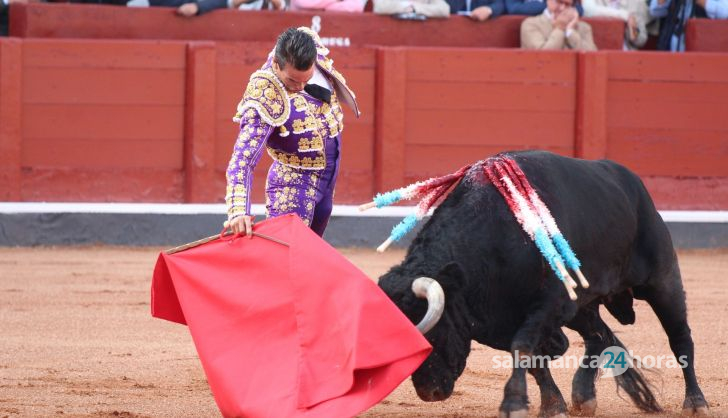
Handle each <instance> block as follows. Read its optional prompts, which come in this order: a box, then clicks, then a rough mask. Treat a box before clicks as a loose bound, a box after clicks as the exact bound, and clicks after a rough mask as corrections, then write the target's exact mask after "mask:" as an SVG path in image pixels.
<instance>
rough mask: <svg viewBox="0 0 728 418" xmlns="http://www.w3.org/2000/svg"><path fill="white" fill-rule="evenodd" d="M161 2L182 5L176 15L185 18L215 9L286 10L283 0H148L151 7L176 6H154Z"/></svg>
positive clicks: (173, 5)
mask: <svg viewBox="0 0 728 418" xmlns="http://www.w3.org/2000/svg"><path fill="white" fill-rule="evenodd" d="M161 1H165V2H168V3H182V4H181V5H179V6H178V7H177V13H178V14H180V15H182V16H185V17H192V16H196V15H201V14H203V13H207V12H209V11H212V10H215V9H227V8H232V9H238V10H285V8H286V1H285V0H195V1H189V0H150V2H151V3H152V5H153V6H167V5H169V6H172V7H175V6H177V4H154V3H158V2H161Z"/></svg>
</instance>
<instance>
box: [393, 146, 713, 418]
mask: <svg viewBox="0 0 728 418" xmlns="http://www.w3.org/2000/svg"><path fill="white" fill-rule="evenodd" d="M508 155H509V156H510V157H512V158H513V159H514V160H515V161H516V162H517V163H518V166H520V168H521V169H522V170H523V172H525V174H526V177H527V178H528V179H529V180H530V182H531V184H532V185H533V187H534V189H535V190H536V191H537V192H538V194H539V195H540V197H541V199H542V200H543V202H545V204H546V206H548V208H549V209H550V211H551V213H552V214H553V218H554V219H555V220H556V221H557V223H558V227H559V228H560V230H561V232H562V233H563V235H564V236H565V237H566V238H567V239H568V240H569V241H570V243H571V248H573V250H574V252H575V253H576V254H577V255H578V256H579V258H580V259H581V261H582V263H583V266H582V271H583V272H584V274H585V276H586V277H587V278H588V280H589V283H590V286H589V288H583V287H582V288H578V289H577V290H576V294H577V296H578V299H577V300H576V301H572V300H571V299H570V297H569V295H568V293H567V291H566V290H565V287H564V286H563V285H562V283H561V281H560V280H559V279H558V278H557V274H555V273H554V271H552V269H550V268H549V265H548V263H546V262H545V261H544V256H542V254H541V253H540V252H539V250H538V249H537V247H536V246H535V245H534V242H533V241H532V240H531V238H530V237H529V235H528V234H527V233H526V232H524V229H521V227H520V226H519V224H518V222H516V218H514V214H513V213H512V212H511V210H510V209H509V205H508V204H507V203H506V202H505V201H504V198H503V197H502V196H501V194H500V193H499V190H498V189H497V188H496V187H495V186H494V185H493V183H492V182H491V181H490V180H489V178H488V176H487V175H486V172H487V170H485V165H486V164H485V163H483V162H481V163H478V164H475V165H473V166H472V167H471V168H470V170H469V171H468V172H467V173H466V174H465V176H464V177H463V179H462V180H461V181H460V182H459V184H457V186H456V187H455V188H454V189H453V190H452V192H451V193H450V194H449V195H448V196H447V198H446V199H445V200H444V201H443V202H442V204H441V205H440V206H439V207H438V208H437V210H436V211H435V212H434V214H433V216H432V217H431V218H430V220H429V221H428V222H427V223H426V224H425V225H424V227H423V228H422V230H421V231H420V232H419V233H418V235H417V237H416V238H415V239H414V241H413V242H412V244H411V245H410V247H409V249H408V251H407V255H406V257H405V259H404V261H403V262H402V263H401V264H400V265H398V266H395V267H393V268H392V269H391V270H390V271H389V272H388V273H386V274H385V275H383V276H382V277H381V278H380V279H379V286H380V287H381V288H382V289H383V290H384V291H385V292H386V293H387V295H389V297H390V298H391V299H392V300H393V301H394V303H395V304H397V306H398V307H399V308H400V309H401V310H402V311H403V312H404V313H405V314H406V315H407V316H408V317H409V318H410V320H411V321H412V322H413V323H418V322H420V321H421V320H422V322H421V323H420V325H419V326H420V327H421V328H423V329H424V332H425V336H426V338H427V339H428V341H429V342H430V343H431V344H432V346H433V351H432V354H430V356H429V357H428V358H427V360H426V361H425V362H424V363H423V364H422V365H421V366H420V367H419V368H418V369H417V371H415V373H414V374H413V375H412V381H413V383H414V386H415V389H416V391H417V394H418V396H419V397H420V398H421V399H423V400H425V401H438V400H443V399H446V398H448V397H449V396H450V395H451V394H452V391H453V387H454V384H455V380H456V379H457V378H458V377H459V376H460V375H461V374H462V372H463V370H464V368H465V362H466V359H467V357H468V354H469V352H470V342H471V340H475V341H477V342H479V343H481V344H485V345H488V346H490V347H493V348H496V349H500V350H505V351H508V352H510V353H511V354H512V355H513V356H517V357H516V358H520V359H526V358H529V357H532V356H551V357H554V356H560V355H563V354H564V353H565V352H566V350H567V348H568V345H569V342H568V339H567V338H566V335H565V334H564V333H563V331H562V329H561V328H562V327H563V326H566V327H569V328H571V329H573V330H575V331H577V332H578V333H579V334H580V335H581V337H582V338H583V339H584V343H585V356H586V357H587V358H592V357H594V356H597V357H598V356H599V355H600V354H601V353H602V351H603V350H604V349H605V348H607V347H611V346H618V347H622V348H624V345H623V344H622V343H621V342H620V341H619V340H618V339H617V337H616V336H615V335H614V333H613V332H612V331H611V330H610V329H609V327H608V326H607V324H605V323H604V321H603V320H602V319H601V317H600V314H599V305H605V307H606V308H607V310H608V311H609V312H610V314H612V315H613V316H614V317H615V318H616V319H617V320H618V321H619V322H620V323H622V324H632V323H634V321H635V313H634V310H633V309H632V303H633V300H634V299H635V298H636V299H640V300H645V301H647V303H649V305H650V306H651V307H652V309H653V310H654V312H655V314H656V315H657V317H658V318H659V320H660V322H661V324H662V326H663V328H664V330H665V332H666V334H667V336H668V338H669V341H670V347H671V349H672V351H673V353H674V355H675V358H677V359H681V358H683V359H685V360H686V364H687V366H686V367H684V368H683V375H684V379H685V385H686V397H685V402H684V404H683V408H684V412H686V413H689V414H698V415H702V414H707V412H708V407H707V403H706V401H705V398H704V396H703V394H702V392H701V390H700V388H699V386H698V382H697V379H696V377H695V369H694V354H693V341H692V338H691V336H690V328H689V326H688V322H687V310H686V306H685V293H684V291H683V286H682V280H681V277H680V269H679V266H678V263H677V257H676V255H675V251H674V249H673V246H672V240H671V238H670V234H669V232H668V230H667V227H666V226H665V224H664V222H663V221H662V218H661V217H660V215H659V214H658V212H657V210H656V209H655V206H654V204H653V202H652V199H651V198H650V196H649V194H648V192H647V190H646V189H645V187H644V185H643V184H642V181H641V180H640V179H639V177H638V176H637V175H635V174H634V173H632V172H631V171H629V170H628V169H626V168H625V167H623V166H621V165H619V164H616V163H614V162H611V161H606V160H602V161H586V160H579V159H573V158H567V157H561V156H557V155H554V154H551V153H547V152H541V151H527V152H515V153H509V154H508ZM420 277H428V278H432V279H434V283H432V284H430V283H428V282H429V280H420V281H418V282H417V284H416V285H415V287H416V288H420V290H418V293H420V296H423V295H424V293H425V292H424V290H422V289H425V288H428V289H429V295H428V299H429V300H430V301H432V302H433V303H432V304H430V306H429V308H428V303H427V301H425V300H424V299H423V298H421V297H418V296H417V295H416V294H415V293H414V292H413V290H412V286H413V283H414V282H415V279H417V278H420ZM438 284H439V285H438ZM438 298H444V304H442V303H440V304H439V307H438V306H437V305H438V303H437V302H436V301H437V300H438ZM440 315H441V316H440ZM423 317H424V319H423ZM438 318H439V320H438ZM682 356H684V357H682ZM514 363H515V362H514ZM598 370H599V369H598V368H597V367H580V368H578V370H577V372H576V373H575V375H574V379H573V385H572V394H571V398H572V404H573V405H572V412H573V413H575V414H579V415H594V413H595V411H596V407H597V401H596V391H595V379H596V378H597V372H598ZM526 372H528V373H530V374H532V375H533V376H534V378H535V379H536V382H537V383H538V385H539V389H540V391H541V409H540V411H539V416H544V417H553V416H565V415H566V414H567V413H568V411H567V405H566V402H565V401H564V398H563V396H562V395H561V392H560V391H559V389H558V387H557V386H556V384H555V382H554V380H553V378H552V377H551V373H550V371H549V368H548V366H545V367H539V366H538V365H537V364H536V365H533V364H532V365H531V366H530V367H514V368H513V372H512V375H511V377H510V379H509V380H508V382H507V383H506V386H505V390H504V397H503V401H502V403H501V405H500V416H501V417H525V416H527V413H528V399H527V395H526ZM616 382H617V384H618V385H619V387H621V388H622V389H624V391H625V392H626V393H627V394H628V395H629V396H630V398H631V399H632V400H633V401H634V403H635V405H636V406H637V407H638V408H640V409H642V410H644V411H647V412H657V411H660V410H661V408H660V406H659V405H658V403H657V400H656V399H655V397H654V395H653V394H652V392H651V390H650V388H649V385H648V384H647V382H646V380H645V379H644V377H643V376H642V374H641V373H640V372H639V371H638V370H637V369H635V368H628V369H627V371H626V372H625V373H624V374H621V375H620V376H617V377H616Z"/></svg>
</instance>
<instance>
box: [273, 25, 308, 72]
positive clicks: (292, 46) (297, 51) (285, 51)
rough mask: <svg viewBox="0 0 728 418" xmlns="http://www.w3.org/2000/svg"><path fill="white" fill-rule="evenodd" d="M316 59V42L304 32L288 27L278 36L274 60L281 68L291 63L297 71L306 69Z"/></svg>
mask: <svg viewBox="0 0 728 418" xmlns="http://www.w3.org/2000/svg"><path fill="white" fill-rule="evenodd" d="M315 59H316V43H315V42H314V40H313V38H312V37H311V36H310V35H309V34H307V33H306V32H303V31H300V30H297V29H296V28H288V29H286V31H285V32H283V33H282V34H281V35H280V36H279V37H278V42H276V54H275V60H276V62H277V63H278V65H279V66H280V67H281V69H283V68H285V67H286V65H288V64H291V65H293V67H294V68H295V69H297V70H299V71H303V70H308V69H309V68H311V66H312V65H313V62H314V60H315Z"/></svg>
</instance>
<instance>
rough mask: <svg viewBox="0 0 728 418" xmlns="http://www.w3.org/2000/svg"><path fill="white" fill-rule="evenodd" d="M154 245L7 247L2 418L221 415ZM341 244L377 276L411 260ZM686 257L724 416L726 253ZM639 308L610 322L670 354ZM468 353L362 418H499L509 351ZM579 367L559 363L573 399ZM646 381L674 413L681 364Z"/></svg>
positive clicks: (1, 260)
mask: <svg viewBox="0 0 728 418" xmlns="http://www.w3.org/2000/svg"><path fill="white" fill-rule="evenodd" d="M159 250H160V249H159V248H144V249H136V248H114V247H90V248H18V249H8V248H0V418H3V417H16V416H23V417H26V416H43V417H50V416H55V417H58V416H63V417H102V416H114V417H117V416H118V417H214V416H219V412H218V411H217V408H216V407H215V403H214V401H213V398H212V395H211V393H210V391H209V389H208V386H207V383H206V380H205V376H204V374H203V371H202V368H201V366H200V363H199V360H198V358H197V355H196V352H195V348H194V345H193V343H192V340H191V338H190V335H189V333H188V331H187V328H186V327H184V326H181V325H177V324H173V323H170V322H166V321H162V320H159V319H153V318H152V317H151V316H150V314H149V286H150V280H151V274H152V269H153V267H154V263H155V260H156V257H157V254H158V252H159ZM342 251H343V253H344V254H345V255H346V256H347V257H349V258H350V259H351V260H352V261H353V262H354V263H355V264H356V265H357V266H359V267H360V268H361V269H362V270H363V271H365V272H366V273H367V274H368V275H369V276H370V277H373V278H376V277H378V276H379V275H380V274H382V273H383V272H385V271H386V270H387V269H388V268H389V267H390V266H391V265H393V264H395V263H397V262H398V261H399V260H400V259H401V258H402V257H403V255H404V253H403V251H390V252H388V253H386V254H384V255H379V254H376V253H375V252H374V251H371V250H360V249H357V250H351V249H345V250H342ZM679 256H680V263H681V267H682V271H683V279H684V282H685V287H686V290H687V294H688V306H689V315H690V317H689V319H690V325H691V327H692V330H693V338H694V340H695V348H696V353H697V370H698V377H699V381H700V383H701V385H702V388H703V391H704V392H705V395H706V397H707V399H708V401H709V402H710V405H711V407H712V413H713V415H714V416H718V417H728V360H727V359H728V325H727V323H728V292H727V290H728V278H727V277H726V274H727V273H728V250H724V251H690V252H681V253H680V254H679ZM636 310H637V325H636V326H631V327H625V326H621V325H619V324H618V323H616V321H614V320H612V319H611V318H608V319H607V321H608V322H609V324H610V326H611V327H612V329H614V330H615V331H616V332H617V333H618V335H619V338H620V339H621V340H622V341H623V342H624V343H625V344H626V345H627V347H628V348H629V349H631V350H633V351H634V353H635V354H637V355H640V356H646V355H652V356H660V355H664V356H669V355H671V354H672V353H671V352H670V349H669V346H668V343H667V338H666V336H665V334H664V333H663V332H662V329H661V328H660V325H659V323H658V322H657V319H656V318H655V316H654V314H653V313H652V311H651V310H650V309H649V307H648V306H647V305H646V304H645V303H643V302H637V306H636ZM607 316H608V315H605V317H607ZM568 335H569V337H570V339H571V342H572V344H571V348H570V349H569V352H568V353H567V355H575V356H579V355H581V353H582V350H583V345H582V344H581V341H580V340H579V339H578V338H577V336H576V335H575V334H574V333H572V332H568ZM473 348H474V350H473V352H472V354H471V356H470V358H469V359H468V365H467V368H466V370H465V373H464V374H463V376H462V377H461V378H460V380H459V381H458V382H457V384H456V387H455V393H454V394H453V396H452V397H451V398H450V399H449V400H447V401H444V402H439V403H424V402H422V401H420V400H419V399H418V398H417V396H416V395H415V392H414V389H413V388H412V385H411V383H410V382H409V381H405V382H404V383H403V384H402V385H401V386H400V387H399V388H398V389H397V390H396V391H395V392H393V393H392V394H391V395H390V396H389V397H388V398H387V399H386V400H384V401H383V402H382V403H380V404H379V405H377V406H376V407H374V408H372V409H371V410H369V411H368V412H366V413H364V414H362V415H361V416H362V417H489V416H496V414H497V409H498V405H499V403H500V400H501V396H502V393H503V386H504V384H505V382H506V379H507V377H508V375H509V371H508V370H504V369H495V368H494V363H493V356H496V355H499V356H500V355H503V354H504V353H502V352H497V351H495V350H492V349H489V348H487V347H484V346H481V345H478V344H474V347H473ZM573 372H574V370H573V369H557V370H553V374H554V377H555V379H556V381H557V383H558V384H559V387H560V388H561V390H562V392H563V393H564V395H565V397H566V399H567V402H568V401H569V399H570V390H571V376H572V375H573ZM648 377H649V378H650V381H651V382H652V383H653V384H654V385H655V386H656V388H657V392H658V393H657V396H658V399H659V401H660V403H661V405H662V406H663V407H664V408H665V409H666V410H667V411H668V413H667V414H662V415H659V416H677V413H679V411H680V409H681V405H682V401H683V393H684V386H683V380H682V375H681V373H680V370H679V369H665V368H662V369H660V370H659V371H658V372H656V373H649V374H648ZM597 390H598V402H599V409H598V411H597V413H598V416H601V417H624V416H638V415H639V416H647V415H646V414H641V413H639V411H638V410H637V409H636V408H635V407H634V406H632V404H631V403H630V402H629V401H627V400H625V399H622V398H621V397H620V396H619V395H618V394H617V392H616V390H615V385H614V382H613V381H611V379H601V380H600V381H599V382H598V386H597ZM529 395H530V398H531V402H532V405H531V412H532V415H533V416H535V414H536V412H537V411H538V404H539V397H538V390H537V387H536V384H535V381H534V380H533V379H531V378H530V377H529ZM651 416H657V415H651Z"/></svg>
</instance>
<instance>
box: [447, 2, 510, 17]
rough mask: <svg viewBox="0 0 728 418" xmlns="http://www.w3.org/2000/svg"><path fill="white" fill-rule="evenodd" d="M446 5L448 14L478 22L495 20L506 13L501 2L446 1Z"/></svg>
mask: <svg viewBox="0 0 728 418" xmlns="http://www.w3.org/2000/svg"><path fill="white" fill-rule="evenodd" d="M447 3H448V4H449V5H450V13H452V14H459V15H465V16H469V17H470V18H471V19H473V20H477V21H480V22H484V21H486V20H488V19H492V18H496V17H498V16H500V15H502V14H503V13H505V11H506V5H505V3H504V2H503V0H447Z"/></svg>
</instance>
